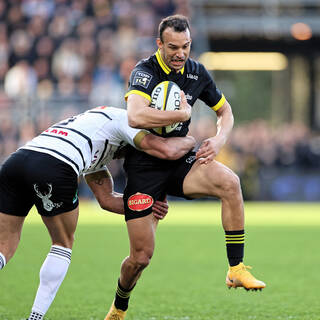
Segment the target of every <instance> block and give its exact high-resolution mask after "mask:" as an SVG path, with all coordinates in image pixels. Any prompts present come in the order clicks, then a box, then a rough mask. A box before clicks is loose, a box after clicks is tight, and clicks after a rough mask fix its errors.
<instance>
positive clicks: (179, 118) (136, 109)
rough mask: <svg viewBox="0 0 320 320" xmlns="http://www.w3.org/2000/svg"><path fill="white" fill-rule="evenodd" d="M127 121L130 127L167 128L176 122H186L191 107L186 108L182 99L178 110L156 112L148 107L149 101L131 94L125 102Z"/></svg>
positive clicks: (184, 100)
mask: <svg viewBox="0 0 320 320" xmlns="http://www.w3.org/2000/svg"><path fill="white" fill-rule="evenodd" d="M127 111H128V121H129V125H130V127H133V128H141V129H150V128H157V127H163V126H168V125H171V124H173V123H176V122H184V121H187V120H188V119H189V118H190V116H191V107H190V108H189V107H188V104H187V102H186V99H185V97H184V99H183V103H182V104H181V105H180V110H174V111H173V110H168V111H163V110H157V109H154V108H151V107H150V101H148V100H147V99H145V98H143V97H141V96H139V95H136V94H131V95H130V96H129V97H128V100H127Z"/></svg>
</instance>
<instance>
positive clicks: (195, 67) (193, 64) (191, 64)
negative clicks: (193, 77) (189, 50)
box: [186, 58, 207, 75]
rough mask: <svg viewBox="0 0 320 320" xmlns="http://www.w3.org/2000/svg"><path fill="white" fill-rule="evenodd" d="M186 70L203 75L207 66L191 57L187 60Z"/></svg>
mask: <svg viewBox="0 0 320 320" xmlns="http://www.w3.org/2000/svg"><path fill="white" fill-rule="evenodd" d="M186 71H187V72H192V73H196V74H198V75H201V74H203V73H206V72H207V70H206V68H205V67H204V65H203V64H202V63H201V62H199V61H197V60H194V59H192V58H189V59H188V60H187V62H186Z"/></svg>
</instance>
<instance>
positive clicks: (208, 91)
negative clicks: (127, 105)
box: [125, 50, 226, 136]
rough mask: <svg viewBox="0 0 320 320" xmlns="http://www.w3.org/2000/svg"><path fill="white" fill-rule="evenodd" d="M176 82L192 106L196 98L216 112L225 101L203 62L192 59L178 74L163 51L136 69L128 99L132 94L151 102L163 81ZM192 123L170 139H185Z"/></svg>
mask: <svg viewBox="0 0 320 320" xmlns="http://www.w3.org/2000/svg"><path fill="white" fill-rule="evenodd" d="M167 80H168V81H173V82H175V83H176V84H177V85H178V86H179V87H180V89H181V90H183V91H184V93H185V95H186V98H187V101H188V103H189V104H190V105H191V106H193V104H194V103H195V101H196V100H197V99H200V100H202V101H203V102H204V103H206V104H207V105H208V106H209V107H211V108H212V109H213V110H215V111H217V110H218V109H219V108H220V107H221V106H222V105H223V104H224V102H225V101H226V99H225V97H224V95H223V94H222V93H221V91H220V90H219V89H218V88H217V86H216V84H215V82H214V81H213V79H212V77H211V75H210V74H209V72H208V71H207V70H206V69H205V67H204V66H203V65H202V64H201V63H200V62H197V61H195V60H193V59H191V58H189V59H188V60H187V61H186V63H185V66H184V67H183V68H182V69H181V70H180V71H179V72H178V73H176V71H174V70H171V69H170V68H169V67H168V66H167V65H166V64H165V63H164V61H163V59H162V57H161V54H160V50H158V51H157V52H156V53H155V54H154V55H152V56H150V57H149V58H147V59H143V60H141V61H139V62H138V64H137V65H136V66H135V68H134V69H133V71H132V73H131V76H130V80H129V88H128V92H127V94H126V95H125V97H126V98H127V97H128V96H129V95H130V94H132V93H134V94H138V95H141V96H143V97H144V98H146V99H148V100H149V101H151V93H152V90H153V89H154V87H155V86H156V85H157V84H158V83H160V82H162V81H167ZM189 124H190V120H188V121H186V122H184V123H182V124H180V125H179V126H178V127H177V128H176V129H175V130H174V131H172V132H171V133H170V134H168V135H167V136H185V135H187V133H188V127H189Z"/></svg>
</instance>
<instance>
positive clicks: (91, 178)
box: [85, 170, 111, 186]
mask: <svg viewBox="0 0 320 320" xmlns="http://www.w3.org/2000/svg"><path fill="white" fill-rule="evenodd" d="M110 178H111V175H110V173H109V171H107V170H105V171H98V172H94V173H90V174H88V175H86V177H85V179H86V181H87V183H89V182H93V183H95V184H97V185H99V186H101V185H103V184H104V183H105V181H106V180H110Z"/></svg>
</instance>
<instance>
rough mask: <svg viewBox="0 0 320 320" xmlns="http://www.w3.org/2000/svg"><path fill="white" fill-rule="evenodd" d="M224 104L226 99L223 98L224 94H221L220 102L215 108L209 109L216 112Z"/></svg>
mask: <svg viewBox="0 0 320 320" xmlns="http://www.w3.org/2000/svg"><path fill="white" fill-rule="evenodd" d="M225 102H226V97H225V96H224V94H222V97H221V99H220V101H219V102H218V103H217V104H216V105H215V106H213V107H211V109H213V110H214V111H217V110H219V109H220V108H221V107H222V106H223V104H224V103H225Z"/></svg>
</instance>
